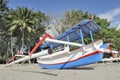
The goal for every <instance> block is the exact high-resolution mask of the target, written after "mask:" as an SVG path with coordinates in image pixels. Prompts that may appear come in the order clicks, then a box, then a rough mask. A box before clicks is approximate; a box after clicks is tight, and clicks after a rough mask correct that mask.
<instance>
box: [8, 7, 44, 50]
mask: <svg viewBox="0 0 120 80" xmlns="http://www.w3.org/2000/svg"><path fill="white" fill-rule="evenodd" d="M44 19H45V15H44V13H41V12H35V11H33V10H31V9H28V8H27V7H18V8H17V9H16V10H13V9H11V10H10V14H9V15H8V17H7V20H8V24H9V30H8V31H9V34H10V35H11V36H12V37H14V38H16V43H15V44H16V46H18V44H19V49H20V48H21V49H22V50H23V48H25V46H27V48H29V50H30V47H31V46H33V45H31V44H35V42H34V41H35V39H36V38H37V39H38V35H39V36H40V35H41V34H43V32H44V31H45V26H43V25H42V24H41V23H42V22H43V21H44ZM12 37H11V41H12ZM11 47H12V46H11ZM11 51H12V50H11Z"/></svg>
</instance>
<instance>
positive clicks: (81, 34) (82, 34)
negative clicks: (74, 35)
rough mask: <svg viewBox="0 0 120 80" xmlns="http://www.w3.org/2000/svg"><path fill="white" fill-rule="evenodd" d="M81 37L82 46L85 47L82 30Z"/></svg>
mask: <svg viewBox="0 0 120 80" xmlns="http://www.w3.org/2000/svg"><path fill="white" fill-rule="evenodd" d="M80 37H81V40H82V45H85V43H84V38H83V34H82V29H80Z"/></svg>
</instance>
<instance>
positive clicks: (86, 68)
mask: <svg viewBox="0 0 120 80" xmlns="http://www.w3.org/2000/svg"><path fill="white" fill-rule="evenodd" d="M68 70H94V68H93V67H76V68H69V69H68Z"/></svg>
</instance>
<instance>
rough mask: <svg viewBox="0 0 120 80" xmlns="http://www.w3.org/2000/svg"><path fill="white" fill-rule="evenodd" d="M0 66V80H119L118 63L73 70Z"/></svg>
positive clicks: (32, 66)
mask: <svg viewBox="0 0 120 80" xmlns="http://www.w3.org/2000/svg"><path fill="white" fill-rule="evenodd" d="M3 66H4V65H0V80H120V63H107V64H106V63H99V64H98V63H97V64H91V65H87V66H82V67H79V68H74V69H63V70H50V69H41V68H40V67H39V66H38V65H37V64H24V65H18V64H17V65H14V66H12V67H7V68H3Z"/></svg>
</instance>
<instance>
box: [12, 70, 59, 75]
mask: <svg viewBox="0 0 120 80" xmlns="http://www.w3.org/2000/svg"><path fill="white" fill-rule="evenodd" d="M12 71H19V72H29V73H38V74H45V75H51V76H58V75H57V74H53V73H49V72H46V71H45V72H42V71H30V70H12Z"/></svg>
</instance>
